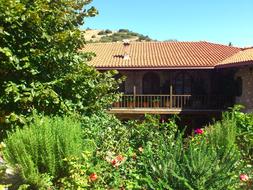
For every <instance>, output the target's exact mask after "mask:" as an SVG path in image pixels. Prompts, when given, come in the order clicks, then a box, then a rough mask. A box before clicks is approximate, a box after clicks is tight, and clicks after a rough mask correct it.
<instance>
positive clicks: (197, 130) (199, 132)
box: [194, 129, 204, 135]
mask: <svg viewBox="0 0 253 190" xmlns="http://www.w3.org/2000/svg"><path fill="white" fill-rule="evenodd" d="M194 132H195V134H198V135H201V134H203V133H204V131H203V130H202V129H196V130H195V131H194Z"/></svg>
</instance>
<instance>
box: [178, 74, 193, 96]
mask: <svg viewBox="0 0 253 190" xmlns="http://www.w3.org/2000/svg"><path fill="white" fill-rule="evenodd" d="M173 84H174V85H173V86H174V93H175V94H191V93H192V78H191V76H190V75H189V74H187V73H183V72H182V73H179V74H178V75H177V76H176V77H175V80H174V82H173Z"/></svg>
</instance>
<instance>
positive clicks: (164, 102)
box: [112, 94, 233, 110]
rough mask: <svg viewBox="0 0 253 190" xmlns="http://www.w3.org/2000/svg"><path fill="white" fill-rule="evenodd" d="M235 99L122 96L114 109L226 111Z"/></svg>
mask: <svg viewBox="0 0 253 190" xmlns="http://www.w3.org/2000/svg"><path fill="white" fill-rule="evenodd" d="M232 104H233V97H226V96H214V95H211V96H208V95H174V94H173V95H137V94H136V95H122V96H121V98H120V100H119V101H118V102H115V103H114V104H113V106H112V108H115V109H120V108H122V109H138V108H153V109H158V108H166V109H197V110H201V109H219V110H220V109H226V108H227V107H229V106H232Z"/></svg>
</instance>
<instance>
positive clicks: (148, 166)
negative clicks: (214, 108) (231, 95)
mask: <svg viewBox="0 0 253 190" xmlns="http://www.w3.org/2000/svg"><path fill="white" fill-rule="evenodd" d="M235 128H236V125H235V124H234V122H233V121H231V120H229V119H228V118H226V117H225V118H224V119H223V121H222V122H218V123H216V124H215V125H214V126H210V127H209V128H208V129H207V130H204V133H203V134H199V135H195V136H194V137H193V138H190V137H189V138H187V139H183V137H182V136H183V134H182V133H181V134H179V135H176V134H175V135H174V138H167V137H166V136H161V137H160V138H159V140H157V143H158V147H159V148H157V149H154V148H152V146H148V147H147V148H146V152H144V154H145V156H144V157H143V165H144V171H145V172H143V173H146V174H147V175H146V181H147V184H148V186H149V188H152V189H192V190H193V189H199V190H201V189H208V190H214V189H215V190H223V189H235V188H236V187H237V185H238V175H239V173H240V172H239V171H240V164H239V160H240V154H239V151H238V149H237V147H236V144H235V136H236V135H235V134H236V133H235Z"/></svg>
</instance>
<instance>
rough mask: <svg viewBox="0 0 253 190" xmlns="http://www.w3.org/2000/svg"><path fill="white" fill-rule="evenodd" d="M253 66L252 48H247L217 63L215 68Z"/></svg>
mask: <svg viewBox="0 0 253 190" xmlns="http://www.w3.org/2000/svg"><path fill="white" fill-rule="evenodd" d="M245 64H252V65H253V48H247V49H244V50H242V51H239V52H238V53H236V54H234V55H232V56H231V57H228V58H227V59H225V60H223V61H222V62H220V63H218V64H217V65H216V66H217V67H227V66H239V65H245Z"/></svg>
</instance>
